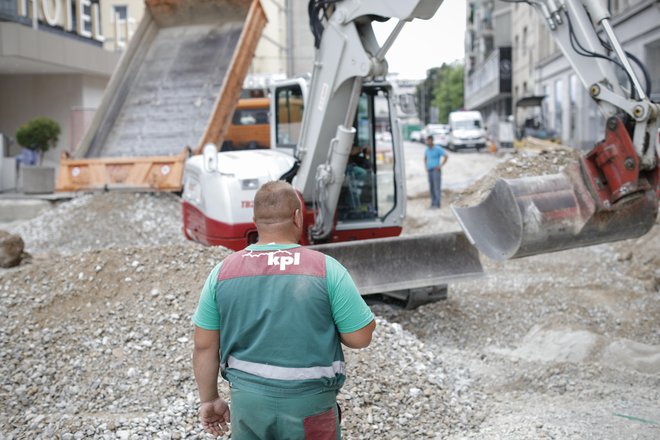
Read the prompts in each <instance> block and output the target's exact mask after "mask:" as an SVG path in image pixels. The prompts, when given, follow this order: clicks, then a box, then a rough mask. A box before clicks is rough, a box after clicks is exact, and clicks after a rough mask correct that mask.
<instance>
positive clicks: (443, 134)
mask: <svg viewBox="0 0 660 440" xmlns="http://www.w3.org/2000/svg"><path fill="white" fill-rule="evenodd" d="M430 135H431V136H433V143H434V144H437V145H440V146H442V147H446V146H448V145H449V125H445V124H442V125H438V126H437V127H435V128H433V129H432V130H431V131H430Z"/></svg>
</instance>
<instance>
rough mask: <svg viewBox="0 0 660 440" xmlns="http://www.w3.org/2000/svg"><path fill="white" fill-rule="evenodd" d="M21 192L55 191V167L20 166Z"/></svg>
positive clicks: (48, 192)
mask: <svg viewBox="0 0 660 440" xmlns="http://www.w3.org/2000/svg"><path fill="white" fill-rule="evenodd" d="M21 174H22V179H23V192H24V193H25V194H51V193H53V192H55V168H54V167H40V166H30V165H26V166H22V167H21Z"/></svg>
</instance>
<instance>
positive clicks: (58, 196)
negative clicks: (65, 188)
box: [0, 191, 76, 224]
mask: <svg viewBox="0 0 660 440" xmlns="http://www.w3.org/2000/svg"><path fill="white" fill-rule="evenodd" d="M74 197H76V193H72V192H55V193H51V194H25V193H22V192H16V191H4V192H0V224H3V223H13V222H17V221H23V220H30V219H31V218H34V217H36V216H38V215H39V214H40V213H41V212H43V211H44V210H46V209H50V208H52V207H53V205H54V204H55V203H56V202H59V201H63V200H70V199H72V198H74Z"/></svg>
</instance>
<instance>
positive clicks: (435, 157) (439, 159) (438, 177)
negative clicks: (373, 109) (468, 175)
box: [424, 136, 449, 208]
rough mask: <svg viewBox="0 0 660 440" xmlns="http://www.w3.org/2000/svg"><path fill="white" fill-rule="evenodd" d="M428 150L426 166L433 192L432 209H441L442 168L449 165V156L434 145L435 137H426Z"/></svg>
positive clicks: (425, 159) (438, 146)
mask: <svg viewBox="0 0 660 440" xmlns="http://www.w3.org/2000/svg"><path fill="white" fill-rule="evenodd" d="M426 145H427V146H428V148H427V149H426V152H425V154H424V164H425V165H426V171H427V172H428V174H429V187H430V190H431V208H440V195H441V194H440V190H441V186H442V171H441V169H442V167H443V165H444V164H446V163H447V160H448V159H449V156H447V152H446V151H445V149H444V148H442V147H441V146H440V145H435V144H434V143H433V136H427V137H426Z"/></svg>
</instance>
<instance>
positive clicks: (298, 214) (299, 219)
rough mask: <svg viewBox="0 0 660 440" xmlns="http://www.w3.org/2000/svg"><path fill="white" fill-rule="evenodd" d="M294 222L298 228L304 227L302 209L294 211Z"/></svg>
mask: <svg viewBox="0 0 660 440" xmlns="http://www.w3.org/2000/svg"><path fill="white" fill-rule="evenodd" d="M293 224H294V225H296V227H297V228H302V212H301V211H300V209H296V210H295V212H294V213H293Z"/></svg>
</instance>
